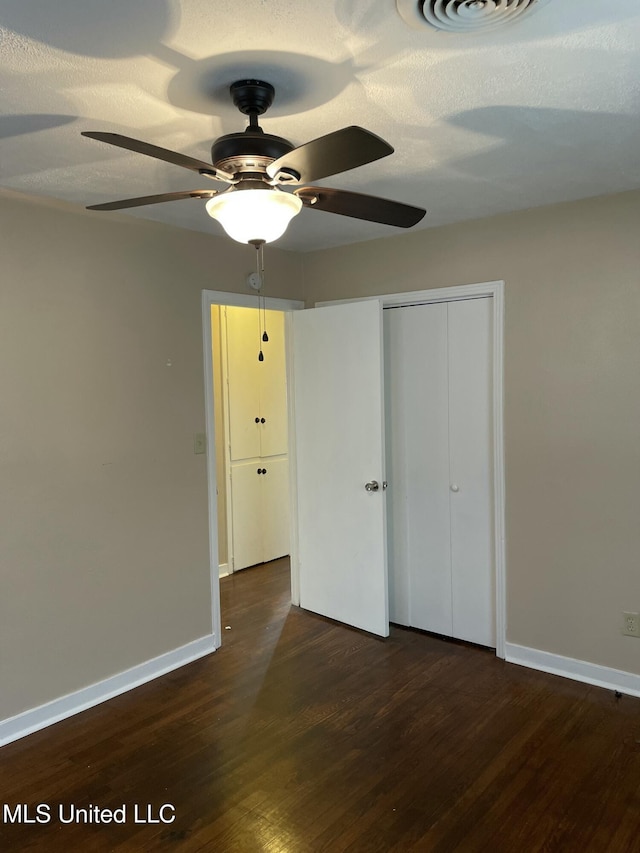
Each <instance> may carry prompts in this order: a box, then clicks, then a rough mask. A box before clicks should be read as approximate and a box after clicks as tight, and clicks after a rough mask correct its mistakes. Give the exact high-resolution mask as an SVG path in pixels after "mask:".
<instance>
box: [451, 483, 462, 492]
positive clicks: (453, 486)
mask: <svg viewBox="0 0 640 853" xmlns="http://www.w3.org/2000/svg"><path fill="white" fill-rule="evenodd" d="M449 488H450V489H451V491H452V492H459V491H460V486H459V485H458V484H457V483H451V485H450V486H449Z"/></svg>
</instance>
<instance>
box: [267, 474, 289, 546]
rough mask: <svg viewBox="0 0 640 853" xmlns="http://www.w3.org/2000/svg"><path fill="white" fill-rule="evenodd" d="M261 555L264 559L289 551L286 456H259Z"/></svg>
mask: <svg viewBox="0 0 640 853" xmlns="http://www.w3.org/2000/svg"><path fill="white" fill-rule="evenodd" d="M262 467H263V468H266V471H267V473H266V474H263V475H262V476H261V478H260V479H261V480H262V527H263V557H262V559H263V560H264V561H265V562H266V561H268V560H275V559H276V558H277V557H284V556H285V554H288V553H289V538H290V536H289V464H288V462H287V460H286V459H283V458H282V457H280V458H275V459H273V458H271V459H262Z"/></svg>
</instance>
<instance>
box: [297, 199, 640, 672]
mask: <svg viewBox="0 0 640 853" xmlns="http://www.w3.org/2000/svg"><path fill="white" fill-rule="evenodd" d="M639 223H640V192H632V193H624V194H621V195H616V196H609V197H604V198H599V199H591V200H587V201H583V202H579V203H574V204H563V205H558V206H553V207H547V208H542V209H537V210H531V211H525V212H521V213H515V214H509V215H506V216H498V217H493V218H490V219H484V220H478V221H474V222H467V223H463V224H461V225H455V226H449V227H443V228H435V229H429V230H426V231H418V232H413V233H408V234H403V235H402V236H399V237H393V238H390V239H386V240H378V241H375V242H371V243H366V244H363V243H361V244H359V245H355V246H347V247H342V248H339V249H334V250H325V251H322V252H315V253H310V254H307V255H305V276H306V289H307V300H308V302H309V303H313V302H315V301H320V300H325V299H340V298H347V297H354V296H360V295H364V294H367V295H369V294H382V293H391V292H398V291H405V290H417V289H424V288H434V287H446V286H451V285H457V284H470V283H474V282H481V281H491V280H496V279H504V281H505V314H506V318H505V397H506V399H505V437H506V438H505V440H506V503H507V518H506V533H507V620H508V628H507V639H508V641H509V642H512V643H518V644H521V645H524V646H530V647H534V648H538V649H543V650H545V651H549V652H554V653H556V654H559V655H566V656H569V657H574V658H578V659H581V660H586V661H591V662H593V663H597V664H602V665H605V666H609V667H614V668H617V669H621V670H626V671H629V672H633V673H640V640H637V639H633V638H629V637H623V636H621V634H620V627H621V611H622V610H632V611H638V610H640V585H639V583H638V578H639V577H640V524H639V523H638V488H639V485H638V484H639V483H640V430H639V425H640V382H639V379H638V375H639V369H640V238H639V231H638V224H639Z"/></svg>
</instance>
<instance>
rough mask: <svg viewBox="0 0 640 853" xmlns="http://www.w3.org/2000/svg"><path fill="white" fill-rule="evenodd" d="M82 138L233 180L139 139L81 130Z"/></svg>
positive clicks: (176, 153)
mask: <svg viewBox="0 0 640 853" xmlns="http://www.w3.org/2000/svg"><path fill="white" fill-rule="evenodd" d="M82 136H88V137H89V139H97V140H98V142H106V143H107V144H109V145H115V146H117V147H118V148H126V149H127V151H135V152H137V153H138V154H146V155H147V157H155V158H156V160H164V161H165V162H166V163H173V165H174V166H182V167H183V168H184V169H191V171H192V172H198V173H199V174H200V175H207V176H208V177H210V178H216V179H217V180H220V181H232V180H233V175H232V174H230V173H229V172H223V171H221V170H220V169H216V168H215V167H214V166H213V165H212V164H211V163H205V161H204V160H196V159H195V158H193V157H187V155H186V154H178V152H177V151H170V150H169V149H168V148H160V147H159V146H158V145H151V144H150V143H148V142H142V141H141V140H140V139H132V138H131V137H130V136H122V134H120V133H102V132H100V131H93V130H83V131H82Z"/></svg>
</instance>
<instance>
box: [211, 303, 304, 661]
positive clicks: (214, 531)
mask: <svg viewBox="0 0 640 853" xmlns="http://www.w3.org/2000/svg"><path fill="white" fill-rule="evenodd" d="M201 304H202V348H203V359H204V401H205V430H206V436H207V491H208V518H209V576H210V585H211V633H212V634H213V642H214V646H215V648H216V649H217V648H219V647H220V646H221V644H222V625H221V619H220V571H219V564H218V498H217V493H216V488H217V486H216V484H217V472H216V454H215V446H216V435H215V412H214V400H213V340H212V337H213V336H212V334H211V306H212V305H226V306H233V307H238V308H254V309H257V305H256V296H255V295H251V294H245V293H228V292H226V291H222V290H203V291H202V299H201ZM264 305H265V308H267V309H268V310H273V311H284V312H289V311H298V310H300V309H302V308H304V307H305V305H304V302H303V301H301V300H298V299H281V298H278V297H266V298H265V300H264ZM289 319H290V318H288V317H287V316H286V314H285V337H286V340H287V349H286V357H287V385H288V387H291V385H290V381H289V380H290V376H289V372H290V369H291V367H290V365H291V359H290V355H289V344H288V341H289V338H290V335H289V334H288V325H289V324H288V321H289ZM291 410H292V405H291V403H289V421H291ZM291 441H292V440H291V433H290V434H289V445H290V446H291ZM290 455H291V454H290ZM289 467H290V472H289V479H290V482H291V477H292V473H295V472H292V471H291V465H290V466H289ZM291 503H292V505H293V504H294V501H293V500H292V501H291ZM291 533H292V540H295V538H296V536H295V531H294V529H293V526H292V531H291ZM292 548H293V542H292ZM292 564H293V560H292ZM291 585H292V600H293V598H294V596H293V592H294V589H295V590H297V578H296V579H295V580H294V578H293V573H292V580H291Z"/></svg>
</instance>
